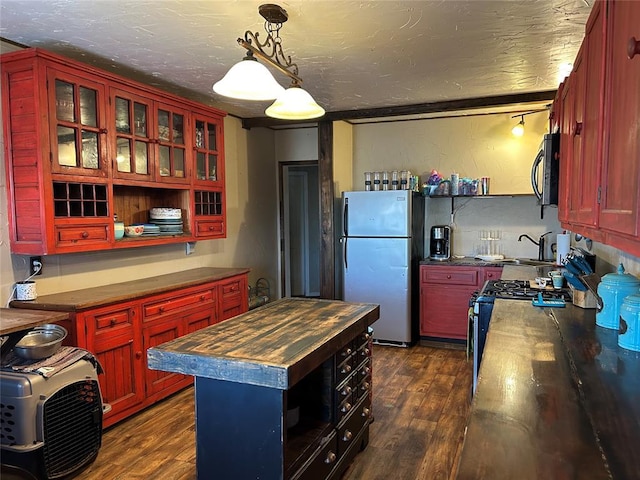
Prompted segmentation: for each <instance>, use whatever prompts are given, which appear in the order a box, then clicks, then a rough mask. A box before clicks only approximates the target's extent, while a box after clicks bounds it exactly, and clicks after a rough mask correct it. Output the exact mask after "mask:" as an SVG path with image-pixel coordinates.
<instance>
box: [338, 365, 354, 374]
mask: <svg viewBox="0 0 640 480" xmlns="http://www.w3.org/2000/svg"><path fill="white" fill-rule="evenodd" d="M350 371H351V365H345V366H344V367H342V370H340V373H349V372H350Z"/></svg>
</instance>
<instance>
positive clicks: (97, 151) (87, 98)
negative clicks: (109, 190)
mask: <svg viewBox="0 0 640 480" xmlns="http://www.w3.org/2000/svg"><path fill="white" fill-rule="evenodd" d="M47 80H48V88H49V116H50V118H51V120H52V121H50V123H49V128H50V138H51V165H52V167H51V170H52V173H62V174H70V175H89V176H92V177H106V176H107V171H108V165H107V162H105V161H104V159H105V157H106V155H105V153H106V133H107V130H106V128H105V122H106V121H105V112H104V111H103V110H104V109H103V106H104V104H105V103H104V95H105V87H104V85H103V84H100V83H97V82H94V81H91V80H88V79H84V78H82V77H77V76H74V75H70V74H67V73H63V72H58V71H56V70H52V69H51V70H49V71H48V76H47Z"/></svg>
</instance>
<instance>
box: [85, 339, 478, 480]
mask: <svg viewBox="0 0 640 480" xmlns="http://www.w3.org/2000/svg"><path fill="white" fill-rule="evenodd" d="M373 359H374V360H373V369H374V373H373V375H374V377H373V379H374V400H373V412H374V417H375V421H374V422H373V424H372V425H371V431H370V441H369V445H368V447H367V448H366V449H365V450H364V451H363V452H361V453H359V454H358V455H357V456H356V458H355V460H354V461H353V463H352V464H351V466H350V467H349V468H348V470H347V471H346V472H345V474H344V476H343V479H342V480H361V479H365V478H366V479H367V480H375V479H380V480H382V479H384V480H388V479H390V478H394V479H403V480H410V479H421V480H422V479H429V480H439V479H446V480H449V479H453V478H455V467H456V465H457V463H458V458H459V455H460V451H461V448H462V439H463V435H464V428H465V425H466V421H467V416H468V413H469V392H470V384H471V364H470V362H469V363H468V362H467V360H466V355H465V352H463V351H459V350H448V349H440V348H432V347H426V346H420V345H417V346H414V347H412V348H408V349H406V348H396V347H385V346H380V345H374V351H373ZM78 478H82V479H83V480H125V479H126V480H137V479H145V480H154V479H157V480H195V478H196V471H195V430H194V416H193V389H192V388H188V389H185V390H183V391H181V392H179V393H177V394H176V395H173V396H172V397H170V398H168V399H166V400H164V401H163V402H161V403H159V404H157V405H155V406H153V407H151V408H149V409H147V410H145V411H143V412H141V413H139V414H138V415H136V416H134V417H132V418H130V419H128V420H126V421H124V422H121V423H119V424H118V425H115V426H114V427H112V428H110V429H108V430H106V431H105V432H104V434H103V439H102V448H101V449H100V452H99V454H98V458H97V459H96V461H95V462H94V463H93V464H92V465H91V466H89V467H88V468H87V469H85V470H84V471H83V472H82V473H80V474H79V475H78ZM201 480H209V479H201ZM211 480H224V479H217V478H216V479H214V478H213V477H212V479H211ZM234 480H239V479H234Z"/></svg>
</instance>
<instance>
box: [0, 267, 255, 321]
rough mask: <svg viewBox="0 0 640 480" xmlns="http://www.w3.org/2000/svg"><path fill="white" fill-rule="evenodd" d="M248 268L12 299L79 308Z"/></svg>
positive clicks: (39, 306) (17, 304)
mask: <svg viewBox="0 0 640 480" xmlns="http://www.w3.org/2000/svg"><path fill="white" fill-rule="evenodd" d="M247 272H249V269H248V268H195V269H193V270H185V271H182V272H176V273H171V274H167V275H157V276H154V277H149V278H141V279H138V280H130V281H126V282H120V283H112V284H110V285H103V286H100V287H91V288H84V289H81V290H73V291H71V292H62V293H54V294H50V295H39V296H38V298H37V299H36V300H30V301H18V300H14V301H13V302H11V306H12V307H14V308H28V309H34V310H57V311H68V312H75V311H81V310H87V309H89V308H95V307H100V306H103V305H108V304H111V303H117V302H126V301H128V300H131V299H133V298H138V297H143V296H147V295H156V294H160V293H164V292H168V291H171V290H176V289H178V288H187V287H192V286H196V285H200V284H201V283H204V282H215V281H217V280H223V279H225V278H229V277H232V276H234V275H242V274H245V273H247Z"/></svg>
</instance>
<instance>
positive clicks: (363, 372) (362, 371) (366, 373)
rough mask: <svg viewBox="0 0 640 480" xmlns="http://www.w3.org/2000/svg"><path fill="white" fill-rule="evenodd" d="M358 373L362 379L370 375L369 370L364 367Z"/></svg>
mask: <svg viewBox="0 0 640 480" xmlns="http://www.w3.org/2000/svg"><path fill="white" fill-rule="evenodd" d="M360 373H361V374H362V376H363V377H366V376H367V375H369V374H370V373H371V369H370V368H369V367H364V368H363V369H362V370H360Z"/></svg>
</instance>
